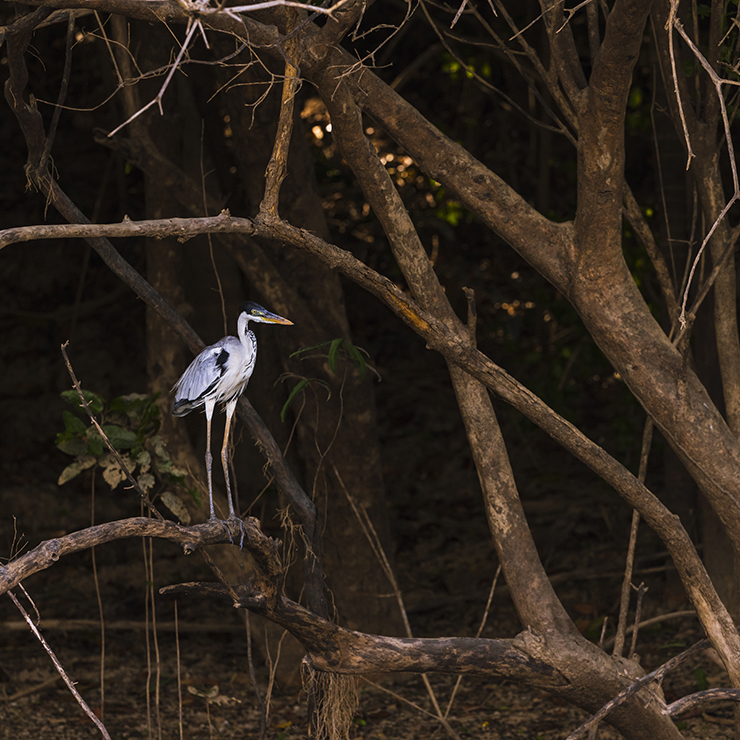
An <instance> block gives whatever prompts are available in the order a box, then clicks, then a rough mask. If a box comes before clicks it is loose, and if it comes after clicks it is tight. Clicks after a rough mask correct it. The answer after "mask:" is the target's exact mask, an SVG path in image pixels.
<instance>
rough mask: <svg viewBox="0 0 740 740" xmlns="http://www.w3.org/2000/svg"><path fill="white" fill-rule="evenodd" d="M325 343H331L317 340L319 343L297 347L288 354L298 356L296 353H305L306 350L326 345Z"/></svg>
mask: <svg viewBox="0 0 740 740" xmlns="http://www.w3.org/2000/svg"><path fill="white" fill-rule="evenodd" d="M327 344H331V342H319V344H312V345H311V346H310V347H301V349H297V350H296V351H295V352H292V353H291V354H290V356H291V357H298V355H302V354H305V353H306V352H310V351H311V350H314V349H320V348H321V347H326V345H327Z"/></svg>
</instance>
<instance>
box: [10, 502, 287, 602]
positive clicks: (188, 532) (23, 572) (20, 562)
mask: <svg viewBox="0 0 740 740" xmlns="http://www.w3.org/2000/svg"><path fill="white" fill-rule="evenodd" d="M240 525H241V526H240ZM242 534H243V535H244V546H245V547H246V548H247V549H248V550H249V551H250V552H251V553H252V555H253V556H254V557H255V560H256V561H257V562H258V563H259V566H260V569H261V573H263V574H264V576H265V577H264V579H263V581H264V585H265V587H269V588H272V587H271V586H269V580H270V579H271V578H277V577H278V576H280V571H279V570H278V567H277V566H276V565H275V564H276V563H278V565H279V561H278V560H277V558H278V554H277V544H276V542H275V540H272V539H270V538H269V537H267V536H266V535H264V534H263V533H262V530H261V529H260V523H259V521H258V520H257V519H254V518H253V517H247V518H246V519H244V520H243V521H242V522H239V521H236V520H233V521H232V520H229V521H208V522H205V523H204V524H196V525H194V526H192V527H183V526H182V525H180V524H176V523H175V522H172V521H169V520H158V519H148V518H147V517H132V518H130V519H121V520H119V521H115V522H107V523H105V524H96V525H95V526H92V527H88V528H87V529H82V530H80V531H79V532H73V533H71V534H67V535H64V536H63V537H55V538H54V539H51V540H45V541H44V542H42V543H41V544H40V545H38V546H37V547H35V548H34V549H33V550H31V551H30V552H27V553H26V554H25V555H22V556H21V557H19V558H17V559H16V560H12V561H11V562H10V563H8V564H7V565H6V566H2V567H0V594H4V593H5V592H6V591H8V590H9V589H11V588H14V587H15V586H16V585H18V584H19V583H20V582H21V581H23V580H24V579H26V578H28V577H29V576H31V575H33V574H34V573H38V572H39V571H41V570H45V569H46V568H50V567H51V566H52V565H54V564H55V563H56V562H58V561H59V559H60V558H62V557H64V556H65V555H71V554H72V553H74V552H80V551H81V550H89V549H90V548H91V547H95V546H96V545H102V544H105V543H106V542H113V541H114V540H121V539H126V538H129V537H157V538H158V539H163V540H168V541H170V542H173V543H174V544H176V545H179V546H180V547H181V548H182V551H183V553H184V554H185V555H190V554H192V553H193V552H195V551H196V550H197V549H198V548H199V547H203V546H205V545H216V544H228V543H233V542H236V541H238V540H239V539H240V538H241V536H242Z"/></svg>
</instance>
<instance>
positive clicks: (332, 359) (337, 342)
mask: <svg viewBox="0 0 740 740" xmlns="http://www.w3.org/2000/svg"><path fill="white" fill-rule="evenodd" d="M342 344H344V339H342V338H341V337H338V338H337V339H333V340H332V343H331V347H329V367H330V368H331V371H332V372H333V373H336V372H337V352H339V348H340V347H341V346H342Z"/></svg>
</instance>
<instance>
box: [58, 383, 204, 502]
mask: <svg viewBox="0 0 740 740" xmlns="http://www.w3.org/2000/svg"><path fill="white" fill-rule="evenodd" d="M61 395H62V398H63V399H64V401H66V402H67V403H68V404H70V406H72V407H73V409H74V411H75V413H73V412H72V411H67V410H65V411H63V412H62V421H63V423H64V431H62V432H59V433H58V434H57V436H56V440H55V442H56V446H57V447H58V448H59V449H60V450H61V451H62V452H64V453H65V454H67V455H71V456H72V457H74V461H73V462H72V463H70V464H69V465H67V467H66V468H64V470H63V471H62V473H61V475H60V476H59V480H58V483H59V485H63V484H64V483H67V482H68V481H70V480H73V479H74V478H76V477H77V476H78V475H79V474H80V473H81V472H82V471H83V470H88V469H90V468H94V467H98V468H100V469H101V470H102V475H103V479H104V480H105V482H106V483H107V484H108V485H109V486H110V487H111V489H115V488H117V487H118V486H119V485H120V484H121V483H122V482H123V481H125V480H126V479H127V471H128V473H130V474H131V475H133V476H135V478H136V482H137V483H138V484H139V486H140V488H141V490H142V491H143V492H144V493H146V494H149V493H150V492H151V491H152V490H153V489H154V488H155V486H156V485H157V482H159V483H160V491H159V493H160V496H162V497H163V498H165V499H166V500H165V503H167V500H168V499H167V496H171V494H168V492H167V491H162V490H161V489H162V488H164V487H165V486H166V485H167V484H171V483H178V484H182V483H183V482H184V480H185V475H186V473H185V471H184V470H182V469H180V468H178V467H177V466H176V465H175V464H174V462H173V461H172V459H171V457H170V455H169V452H168V451H167V448H166V447H165V444H164V440H163V439H162V437H161V436H160V435H159V434H158V432H159V428H160V419H159V407H158V406H157V404H156V403H155V401H156V397H153V398H152V397H149V396H146V395H145V394H143V393H129V394H127V395H125V396H118V397H116V398H114V399H112V400H111V401H110V402H107V401H106V400H105V399H104V398H103V397H102V396H100V395H98V394H97V393H93V392H91V391H82V395H83V397H84V399H85V402H86V403H87V405H88V408H89V409H90V412H91V413H92V414H94V415H95V417H96V419H97V421H98V423H99V424H100V428H101V429H102V431H103V434H104V435H105V437H106V438H107V440H108V442H109V443H110V445H111V446H112V447H113V448H114V449H115V450H116V451H117V452H118V453H119V455H120V457H121V460H122V461H123V464H124V465H125V467H126V470H123V469H122V468H121V466H120V464H119V462H118V460H116V458H115V456H114V455H113V454H112V453H111V452H110V449H109V447H108V445H107V444H106V441H105V439H104V438H103V437H102V436H101V434H100V432H99V431H98V429H97V428H96V427H95V425H94V424H89V425H88V424H86V423H85V422H86V421H89V417H88V416H87V413H86V411H85V410H84V408H83V406H82V404H81V403H80V397H79V395H78V394H77V391H74V390H69V391H64V392H63V393H62V394H61ZM78 414H79V415H78ZM81 415H84V416H83V418H80V416H81ZM191 495H196V496H197V493H195V494H194V492H193V491H191Z"/></svg>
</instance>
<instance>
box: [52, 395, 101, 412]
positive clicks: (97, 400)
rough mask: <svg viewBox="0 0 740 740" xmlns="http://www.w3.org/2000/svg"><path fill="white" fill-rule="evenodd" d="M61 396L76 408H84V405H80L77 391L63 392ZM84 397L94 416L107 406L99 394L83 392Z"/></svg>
mask: <svg viewBox="0 0 740 740" xmlns="http://www.w3.org/2000/svg"><path fill="white" fill-rule="evenodd" d="M61 396H62V398H63V399H64V400H65V401H66V402H67V403H69V404H71V405H72V406H74V407H75V408H77V409H79V408H82V404H81V403H80V396H79V394H78V393H77V391H75V390H71V391H63V392H62V394H61ZM82 397H83V398H84V399H85V402H86V403H87V405H88V406H89V407H90V411H91V412H92V413H93V414H99V413H100V412H101V411H102V410H103V406H104V405H105V403H104V401H103V399H102V398H101V397H100V396H99V395H98V394H97V393H93V392H92V391H86V390H83V391H82Z"/></svg>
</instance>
